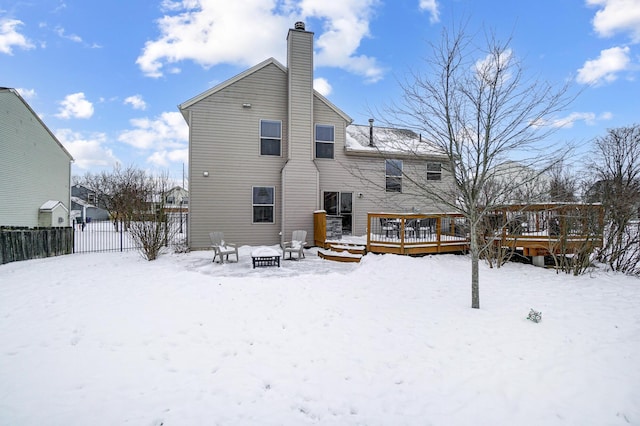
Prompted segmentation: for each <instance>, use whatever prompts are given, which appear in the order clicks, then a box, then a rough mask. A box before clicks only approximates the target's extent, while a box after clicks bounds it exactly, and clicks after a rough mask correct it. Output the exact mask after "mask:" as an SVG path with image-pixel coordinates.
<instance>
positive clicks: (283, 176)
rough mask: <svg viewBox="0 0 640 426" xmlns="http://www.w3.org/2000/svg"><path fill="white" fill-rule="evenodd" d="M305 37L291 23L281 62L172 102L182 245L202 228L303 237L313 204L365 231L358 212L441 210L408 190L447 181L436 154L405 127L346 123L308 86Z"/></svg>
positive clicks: (243, 238) (350, 228)
mask: <svg viewBox="0 0 640 426" xmlns="http://www.w3.org/2000/svg"><path fill="white" fill-rule="evenodd" d="M313 37H314V34H313V33H312V32H309V31H306V29H305V25H304V23H302V22H297V23H296V24H295V28H293V29H290V30H289V32H288V36H287V66H286V67H285V66H284V65H282V64H281V63H279V62H278V61H277V60H275V59H273V58H270V59H267V60H265V61H264V62H262V63H260V64H258V65H255V66H254V67H252V68H250V69H248V70H246V71H244V72H242V73H240V74H238V75H237V76H235V77H233V78H231V79H229V80H227V81H225V82H223V83H221V84H219V85H217V86H215V87H213V88H211V89H209V90H207V91H205V92H203V93H201V94H199V95H197V96H195V97H194V98H192V99H190V100H188V101H186V102H184V103H182V104H181V105H179V110H180V111H181V113H182V115H183V116H184V118H185V120H186V121H187V123H188V125H189V192H190V195H191V196H190V205H189V215H190V220H189V243H190V246H191V248H192V249H202V248H207V247H209V244H210V242H209V232H212V231H223V232H224V233H225V237H226V238H227V239H228V240H229V241H233V242H235V243H237V244H249V245H260V244H264V245H274V244H278V243H279V242H281V241H282V240H285V239H287V238H290V237H291V232H292V231H293V230H296V229H304V230H306V231H307V235H308V236H307V241H309V242H311V241H314V236H313V231H314V229H313V214H314V211H317V210H321V209H323V210H326V211H327V213H328V214H330V215H332V214H333V215H340V216H342V221H343V232H344V233H345V234H349V233H351V234H353V235H364V234H365V233H366V229H367V223H366V222H367V213H368V212H381V211H390V212H434V211H441V209H439V208H438V206H436V205H434V204H433V202H432V201H430V200H428V199H425V198H421V197H417V196H416V195H415V194H416V191H411V190H410V187H411V185H412V183H411V182H414V183H415V181H416V180H419V179H424V180H431V181H440V182H441V184H442V185H447V184H448V183H449V182H450V179H449V178H448V175H447V174H446V170H445V169H446V168H445V167H443V164H444V162H445V160H446V159H445V157H444V156H443V155H442V154H441V153H439V152H438V151H436V150H435V149H433V147H431V146H430V145H429V144H428V143H426V141H423V140H422V139H421V138H420V136H419V135H417V134H415V133H413V132H410V131H406V130H398V129H385V128H378V127H375V128H374V127H370V126H367V125H362V126H358V125H353V124H352V119H351V118H350V117H349V116H348V115H347V114H346V113H344V112H343V111H341V110H340V109H339V108H338V107H336V106H335V105H333V104H332V103H331V102H330V101H329V100H328V99H327V98H325V97H324V96H322V95H321V94H320V93H318V92H316V91H315V90H314V89H313ZM409 173H417V175H415V178H416V179H407V178H408V177H409Z"/></svg>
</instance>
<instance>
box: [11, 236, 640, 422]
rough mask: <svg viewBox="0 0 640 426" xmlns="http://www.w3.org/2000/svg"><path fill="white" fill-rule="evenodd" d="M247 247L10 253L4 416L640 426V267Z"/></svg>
mask: <svg viewBox="0 0 640 426" xmlns="http://www.w3.org/2000/svg"><path fill="white" fill-rule="evenodd" d="M250 252H251V247H241V248H240V262H239V263H237V264H236V263H231V264H224V265H220V264H214V263H212V262H211V253H210V252H193V253H189V254H171V255H165V256H162V257H160V258H159V259H158V260H157V261H154V262H147V261H145V260H143V259H142V258H141V257H140V256H139V255H138V254H137V253H135V252H128V253H127V252H125V253H96V254H76V255H69V256H63V257H57V258H47V259H40V260H32V261H25V262H14V263H10V264H7V265H2V266H0V339H1V340H0V341H1V342H2V343H1V346H0V424H1V425H34V426H35V425H38V426H39V425H65V426H67V425H87V424H91V425H120V424H132V425H143V426H157V425H161V424H162V425H165V426H167V425H203V424H221V425H256V424H261V425H283V424H285V425H304V424H322V425H403V424H407V425H485V424H486V425H488V424H492V425H542V424H544V425H556V424H566V425H605V424H606V425H618V424H619V425H626V424H640V369H639V368H638V354H639V353H640V309H639V307H640V281H639V280H638V279H634V278H629V277H625V276H620V275H610V274H605V273H602V272H597V273H594V274H592V275H586V276H582V277H573V276H567V275H564V274H556V273H555V272H554V271H550V270H545V269H543V268H535V267H532V266H530V265H521V264H509V265H507V266H506V267H504V268H502V269H499V270H497V269H496V270H490V269H487V268H486V267H484V265H482V266H481V282H480V303H481V309H480V310H474V309H471V308H470V307H469V306H470V299H471V295H470V293H471V291H470V279H469V273H470V272H469V271H470V266H469V260H468V258H467V257H465V256H455V255H439V256H430V257H423V258H411V257H405V256H397V255H372V254H369V255H366V256H364V258H363V260H362V262H361V263H359V264H355V263H336V262H329V261H324V260H321V259H319V258H318V257H317V256H316V255H315V254H314V250H309V251H307V258H306V259H304V260H301V261H297V262H295V261H283V262H282V267H281V268H257V269H252V267H251V257H250ZM530 308H534V309H536V310H539V311H542V321H541V322H540V323H538V324H536V323H533V322H531V321H528V320H527V319H526V316H527V314H528V312H529V309H530Z"/></svg>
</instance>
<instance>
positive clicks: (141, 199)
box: [79, 164, 148, 228]
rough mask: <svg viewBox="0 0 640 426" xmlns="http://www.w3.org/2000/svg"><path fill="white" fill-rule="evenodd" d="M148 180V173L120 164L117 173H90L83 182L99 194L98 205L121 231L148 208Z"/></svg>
mask: <svg viewBox="0 0 640 426" xmlns="http://www.w3.org/2000/svg"><path fill="white" fill-rule="evenodd" d="M147 180H148V177H147V174H146V172H145V171H144V170H140V169H138V168H136V167H134V166H127V167H124V168H123V167H122V166H121V165H120V164H117V165H116V166H115V167H114V168H113V170H111V171H108V170H103V171H102V172H100V173H96V174H92V173H87V174H86V175H84V176H83V177H82V178H81V179H80V180H79V183H80V184H82V185H83V186H85V187H86V188H87V189H89V190H90V191H93V192H94V193H95V194H96V204H97V205H98V207H101V208H104V209H105V210H107V211H108V212H109V216H110V217H111V220H112V221H113V223H114V226H115V227H116V228H117V227H118V226H120V225H121V224H126V225H128V224H129V223H130V222H131V220H132V219H133V218H134V215H135V213H136V212H139V211H141V210H144V209H145V208H146V203H147V197H148V194H147V192H148V188H147V185H148V182H147Z"/></svg>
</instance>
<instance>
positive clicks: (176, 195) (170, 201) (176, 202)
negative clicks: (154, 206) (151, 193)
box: [164, 186, 189, 213]
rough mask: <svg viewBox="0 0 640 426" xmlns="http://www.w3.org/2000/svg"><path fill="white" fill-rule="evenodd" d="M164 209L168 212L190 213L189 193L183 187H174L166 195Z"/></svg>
mask: <svg viewBox="0 0 640 426" xmlns="http://www.w3.org/2000/svg"><path fill="white" fill-rule="evenodd" d="M164 208H165V210H166V211H168V212H176V213H177V212H182V213H186V212H188V211H189V191H187V190H186V189H184V188H183V187H181V186H174V187H173V188H171V189H170V190H168V191H167V193H166V194H165V195H164Z"/></svg>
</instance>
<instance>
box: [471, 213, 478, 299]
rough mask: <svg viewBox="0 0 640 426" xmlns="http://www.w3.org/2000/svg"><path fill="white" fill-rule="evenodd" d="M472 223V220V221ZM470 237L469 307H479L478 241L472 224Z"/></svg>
mask: <svg viewBox="0 0 640 426" xmlns="http://www.w3.org/2000/svg"><path fill="white" fill-rule="evenodd" d="M472 223H473V221H472ZM470 231H471V232H470V235H469V237H470V239H471V307H472V308H473V309H480V270H479V263H480V246H479V243H478V236H477V229H476V227H475V226H474V225H473V224H472V225H471V226H470Z"/></svg>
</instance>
